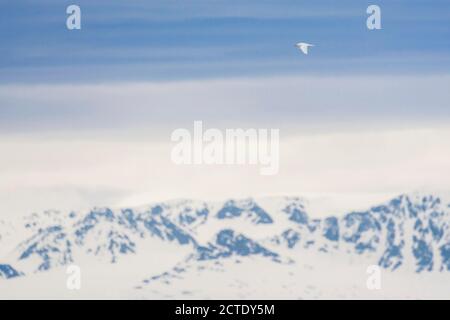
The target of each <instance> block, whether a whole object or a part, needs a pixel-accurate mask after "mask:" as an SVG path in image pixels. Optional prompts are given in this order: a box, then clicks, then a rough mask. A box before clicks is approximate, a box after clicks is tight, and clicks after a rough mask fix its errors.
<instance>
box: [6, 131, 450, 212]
mask: <svg viewBox="0 0 450 320" xmlns="http://www.w3.org/2000/svg"><path fill="white" fill-rule="evenodd" d="M281 137H282V140H281V145H280V148H281V154H280V173H279V174H278V175H276V176H261V175H259V168H258V167H256V166H251V167H250V166H216V165H211V166H207V165H206V166H205V165H203V166H183V165H181V166H177V165H174V164H173V163H171V160H170V148H171V142H170V137H169V136H167V139H160V140H158V141H155V140H154V139H153V140H152V139H148V140H146V139H144V138H142V136H141V137H139V139H132V138H130V137H129V138H127V139H122V140H115V138H114V137H110V138H105V137H102V138H95V133H92V136H91V137H89V138H78V139H73V138H63V137H61V138H56V137H53V138H52V139H49V138H48V137H43V138H39V137H38V136H21V137H13V136H10V137H3V138H1V139H0V145H1V148H2V157H1V158H0V200H1V201H0V216H4V215H8V214H19V213H20V214H21V213H25V212H31V211H35V210H44V209H51V208H63V209H71V208H73V209H77V208H80V207H83V206H86V207H89V206H93V205H121V206H122V205H138V204H144V203H150V202H152V201H162V200H166V199H171V198H197V199H205V200H209V199H225V198H228V197H246V196H266V195H300V196H301V195H308V196H313V197H316V198H319V199H320V198H321V197H326V196H327V195H334V196H335V198H336V197H338V198H340V199H341V200H340V201H341V202H345V201H344V200H342V199H347V200H348V201H352V202H353V206H355V205H356V203H355V201H356V200H355V199H357V198H358V197H359V198H360V199H365V200H366V199H368V197H372V198H377V197H378V198H380V197H387V196H388V195H395V194H398V193H403V192H409V191H412V190H415V189H433V190H436V189H440V190H448V181H450V129H414V130H406V131H389V130H387V131H380V132H358V133H355V132H352V133H323V134H296V135H289V136H283V134H281ZM378 198H377V199H378ZM346 205H347V206H348V203H347V204H345V203H340V206H341V207H342V206H346Z"/></svg>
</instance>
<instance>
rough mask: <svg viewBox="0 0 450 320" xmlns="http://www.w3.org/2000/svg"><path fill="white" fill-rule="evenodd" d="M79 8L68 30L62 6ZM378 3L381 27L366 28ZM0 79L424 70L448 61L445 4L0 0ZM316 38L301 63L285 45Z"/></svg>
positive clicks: (449, 7)
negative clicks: (75, 25) (77, 21)
mask: <svg viewBox="0 0 450 320" xmlns="http://www.w3.org/2000/svg"><path fill="white" fill-rule="evenodd" d="M72 3H76V4H78V5H79V6H80V7H81V10H82V30H80V31H68V30H67V29H66V27H65V20H66V13H65V9H66V7H67V6H68V5H69V4H72ZM369 4H377V5H379V6H380V7H381V10H382V11H381V12H382V27H383V29H382V30H378V31H369V30H367V28H366V18H367V14H366V8H367V6H368V5H369ZM0 12H1V14H2V18H1V19H0V24H1V25H0V38H1V40H2V41H1V44H0V54H1V57H2V58H1V59H0V71H1V72H0V82H1V83H18V82H19V83H23V82H26V83H30V82H31V83H44V82H47V83H60V82H104V81H108V82H110V81H142V80H152V81H155V80H178V79H196V78H222V77H230V76H231V77H236V76H237V77H239V76H254V75H255V76H270V75H284V74H288V75H304V74H324V75H333V74H367V73H377V74H398V73H404V74H411V73H415V74H417V73H419V74H424V73H426V74H430V73H445V72H447V71H448V70H449V67H450V54H449V53H450V28H449V21H450V2H449V1H447V0H436V1H433V3H432V5H431V4H430V3H429V1H418V0H413V1H395V0H390V1H375V2H374V1H355V0H353V1H330V0H325V1H299V0H296V1H257V2H255V1H248V0H243V1H222V0H220V1H213V0H209V1H189V0H188V1H170V0H169V1H167V0H164V1H160V0H152V1H123V0H121V1H118V0H112V1H108V2H107V3H106V2H105V1H98V0H88V1H87V0H79V1H56V0H54V1H50V0H41V1H31V0H20V1H10V2H7V3H6V2H5V1H3V2H2V4H1V7H0ZM298 41H307V42H311V43H314V44H316V47H315V48H314V51H313V54H311V55H310V56H308V59H307V60H306V59H305V58H304V57H302V56H300V55H299V53H298V52H297V51H296V50H295V48H294V47H293V45H294V43H296V42H298Z"/></svg>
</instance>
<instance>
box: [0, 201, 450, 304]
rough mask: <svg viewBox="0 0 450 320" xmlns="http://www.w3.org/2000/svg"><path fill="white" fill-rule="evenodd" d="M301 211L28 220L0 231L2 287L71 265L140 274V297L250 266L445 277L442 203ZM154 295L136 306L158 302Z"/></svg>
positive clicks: (126, 213)
mask: <svg viewBox="0 0 450 320" xmlns="http://www.w3.org/2000/svg"><path fill="white" fill-rule="evenodd" d="M308 211H309V205H308V201H307V200H305V199H302V198H295V197H294V198H292V197H287V198H263V199H259V200H254V199H242V200H228V201H225V202H224V203H207V202H200V201H191V200H181V201H170V202H167V203H157V204H153V205H151V206H148V207H140V208H123V209H111V208H94V209H92V210H89V211H87V212H68V213H63V212H59V211H46V212H44V213H41V214H36V213H35V214H32V215H30V216H27V217H25V218H23V219H21V220H17V221H14V222H4V221H3V222H0V237H1V238H0V249H1V250H0V253H1V254H2V256H1V257H0V279H9V280H8V281H7V282H8V283H9V282H10V281H15V280H11V279H18V278H20V279H21V280H20V282H21V283H26V282H27V279H31V278H32V277H34V276H35V275H39V274H51V273H52V272H59V271H54V270H61V268H65V267H67V266H69V265H83V266H84V268H90V267H89V266H91V265H92V266H94V265H95V266H97V265H98V266H100V269H101V270H102V273H105V272H104V271H105V270H108V269H110V268H112V269H115V270H119V269H120V270H122V271H123V272H125V273H126V271H127V270H130V272H131V273H133V271H132V270H133V268H134V266H135V265H139V268H140V269H141V270H142V273H138V272H136V276H137V275H138V274H139V276H141V274H142V277H141V279H140V280H138V279H133V280H132V281H134V282H133V283H127V286H128V287H129V288H133V290H135V291H136V292H145V291H146V290H147V289H149V288H152V287H155V286H156V287H158V286H161V285H162V284H164V283H165V284H173V283H174V281H175V279H178V280H177V281H187V279H193V278H195V277H198V276H199V275H205V276H206V275H207V274H211V272H212V270H216V271H217V268H218V269H220V270H221V271H220V272H221V274H226V275H228V276H231V277H234V276H235V274H234V273H233V272H234V271H233V272H231V271H229V270H235V269H236V268H239V265H240V266H242V268H249V269H252V268H253V269H254V268H256V265H255V263H257V264H258V265H264V266H265V268H266V269H267V270H270V269H271V268H275V269H278V268H281V269H283V268H292V266H298V267H296V269H295V270H296V271H293V270H294V269H286V270H290V271H286V272H287V274H292V275H291V276H292V277H293V275H294V274H296V273H297V272H298V270H304V272H303V273H302V274H303V275H304V274H306V273H307V272H309V271H308V270H312V269H314V268H315V267H314V266H317V264H318V261H321V262H320V263H323V262H322V260H324V259H325V260H326V261H328V262H326V263H325V264H327V265H329V263H332V264H335V263H336V265H337V264H338V262H339V263H340V262H341V261H346V262H344V263H343V264H342V265H343V266H346V265H348V266H349V267H348V269H349V268H354V267H355V265H361V266H364V272H365V269H366V267H367V266H369V265H378V266H380V267H381V268H383V269H384V270H386V271H389V273H392V274H395V273H396V272H399V270H402V272H408V273H410V274H417V275H419V274H425V273H427V274H429V273H433V274H434V273H439V274H442V273H445V274H446V275H447V274H448V273H447V272H448V271H450V231H449V228H450V227H449V224H450V205H449V204H448V203H446V202H445V201H444V200H443V199H441V198H440V197H437V196H433V195H425V196H424V195H417V194H416V195H401V196H398V197H396V198H394V199H392V200H390V201H387V202H386V203H383V204H380V205H377V206H373V207H370V208H368V209H367V210H365V211H355V212H349V213H347V214H345V215H342V216H334V215H330V216H328V217H325V218H322V219H317V218H313V215H312V214H310V213H309V212H308ZM136 259H139V260H136ZM355 261H357V263H356V264H355ZM347 262H348V263H347ZM86 266H87V267H86ZM114 266H115V267H114ZM244 266H245V267H244ZM251 266H253V267H251ZM288 266H291V267H288ZM92 268H93V267H92ZM345 268H346V267H344V269H345ZM112 269H111V270H112ZM316 269H317V268H316ZM193 270H195V272H194V271H193ZM283 270H284V269H283ZM358 270H359V269H358ZM236 272H237V271H236ZM274 272H275V271H274ZM253 273H254V272H253ZM253 273H252V276H253V277H255V275H254V274H253ZM213 274H214V275H211V276H213V277H216V276H217V274H216V273H213ZM299 277H301V275H298V276H297V278H299ZM183 279H184V280H183ZM256 280H257V278H255V281H256ZM267 281H269V280H267ZM273 285H276V284H273ZM156 287H155V288H156ZM158 288H159V289H158V290H161V288H160V287H158ZM204 289H205V288H204ZM158 290H156V289H155V290H153V291H151V292H153V293H151V292H150V293H149V292H147V295H145V294H144V293H142V294H144V295H143V296H142V297H149V296H151V297H153V296H154V297H158V295H157V294H155V292H159V291H158ZM205 290H206V289H205ZM286 290H287V289H286ZM305 290H306V291H307V289H305ZM187 291H189V290H187ZM283 292H285V291H283ZM286 292H287V291H286ZM308 292H309V291H308ZM133 295H134V294H132V295H131V296H133ZM127 296H130V295H129V294H127ZM138 296H139V295H138Z"/></svg>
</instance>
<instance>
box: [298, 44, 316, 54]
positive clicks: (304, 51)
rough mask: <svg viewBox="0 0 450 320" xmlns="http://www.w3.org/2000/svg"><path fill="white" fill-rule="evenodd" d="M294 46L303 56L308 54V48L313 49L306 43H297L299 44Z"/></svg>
mask: <svg viewBox="0 0 450 320" xmlns="http://www.w3.org/2000/svg"><path fill="white" fill-rule="evenodd" d="M295 46H296V47H297V48H299V49H300V50H301V51H302V52H303V53H304V54H308V48H309V47H314V45H313V44H310V43H306V42H299V43H297V44H295Z"/></svg>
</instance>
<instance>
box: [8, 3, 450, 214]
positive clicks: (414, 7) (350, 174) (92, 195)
mask: <svg viewBox="0 0 450 320" xmlns="http://www.w3.org/2000/svg"><path fill="white" fill-rule="evenodd" d="M70 4H77V5H79V6H80V7H81V15H82V22H81V25H82V28H81V30H73V31H69V30H67V28H66V18H67V14H66V12H65V11H66V8H67V6H68V5H70ZM370 4H376V5H378V6H380V8H381V25H382V29H381V30H372V31H370V30H368V29H367V27H366V19H367V17H368V14H367V13H366V9H367V7H368V6H369V5H370ZM449 21H450V2H449V1H443V0H436V1H433V5H430V3H429V1H418V0H412V1H403V0H402V1H395V0H390V1H375V2H372V1H356V0H353V1H345V0H344V1H330V0H324V1H298V0H297V1H258V2H255V1H247V0H244V1H230V0H228V1H221V0H220V1H213V0H210V1H168V0H164V1H160V0H152V1H132V2H130V1H123V0H120V1H119V0H111V1H108V2H105V1H97V0H89V1H87V0H86V1H85V0H79V1H56V0H53V1H51V0H40V1H32V0H19V1H12V2H11V1H10V2H6V1H1V2H0V39H1V41H0V57H1V58H0V155H1V157H0V217H1V216H2V215H3V216H7V215H20V214H24V213H28V212H31V211H39V210H45V209H50V208H56V209H58V208H60V209H64V210H69V209H73V208H84V207H90V206H94V205H119V206H123V205H127V206H128V205H129V206H132V205H137V204H143V203H148V202H151V201H162V200H167V199H172V198H197V199H205V200H207V199H226V198H228V197H246V196H266V195H302V194H308V195H314V196H317V197H319V198H321V199H322V198H323V197H324V196H327V195H336V194H337V195H338V196H336V197H335V198H338V199H343V197H344V193H345V195H346V197H347V196H348V195H354V194H358V195H360V199H362V200H361V201H360V202H363V205H367V203H368V201H367V199H368V198H367V195H372V196H373V198H374V200H373V201H378V200H379V199H387V198H388V197H390V196H394V195H396V194H398V193H403V192H409V191H411V190H415V189H439V190H441V189H442V190H447V189H448V187H447V185H448V183H447V181H450V176H448V175H449V174H450V131H449V129H448V128H449V124H450V109H449V107H448V106H449V104H448V101H450V91H449V90H448V88H449V87H450V27H449ZM299 41H305V42H309V43H313V44H314V45H315V46H314V47H313V48H311V50H310V54H309V55H307V56H305V55H302V54H301V53H300V52H299V51H298V49H296V48H295V47H294V44H295V43H297V42H299ZM195 120H202V121H204V123H205V125H206V127H210V128H212V127H216V128H220V129H226V128H236V127H242V128H278V129H280V132H281V135H280V136H281V147H282V148H281V151H280V152H281V154H280V174H279V175H277V176H273V177H261V176H260V175H259V174H258V170H257V168H254V167H246V166H244V167H239V166H236V167H226V168H225V167H220V166H219V167H214V166H213V167H207V168H203V167H190V166H181V167H180V166H174V164H173V163H171V161H170V148H171V141H170V134H171V132H172V131H173V130H175V129H177V128H188V129H192V126H193V122H194V121H195ZM212 185H213V186H214V188H211V186H212ZM350 198H351V202H352V203H351V204H350V205H355V204H356V202H357V201H356V200H355V198H354V197H350ZM375 198H376V200H375Z"/></svg>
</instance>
